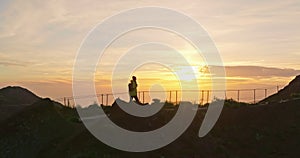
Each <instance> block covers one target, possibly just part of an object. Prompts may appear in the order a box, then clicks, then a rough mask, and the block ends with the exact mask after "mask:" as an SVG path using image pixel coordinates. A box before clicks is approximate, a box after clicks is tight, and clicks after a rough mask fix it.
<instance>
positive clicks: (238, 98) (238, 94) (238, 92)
mask: <svg viewBox="0 0 300 158" xmlns="http://www.w3.org/2000/svg"><path fill="white" fill-rule="evenodd" d="M237 100H238V102H240V90H238V91H237Z"/></svg>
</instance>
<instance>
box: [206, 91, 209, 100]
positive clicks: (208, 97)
mask: <svg viewBox="0 0 300 158" xmlns="http://www.w3.org/2000/svg"><path fill="white" fill-rule="evenodd" d="M208 101H209V90H207V101H206V103H208Z"/></svg>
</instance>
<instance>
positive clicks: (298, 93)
mask: <svg viewBox="0 0 300 158" xmlns="http://www.w3.org/2000/svg"><path fill="white" fill-rule="evenodd" d="M298 98H300V75H299V76H297V77H296V78H295V79H294V80H292V81H291V82H290V83H289V84H288V85H287V86H286V87H284V88H283V89H282V90H280V91H279V92H278V93H276V94H274V95H272V96H270V97H268V98H266V99H264V100H262V101H261V102H262V103H265V102H269V103H272V102H280V101H284V100H291V99H298Z"/></svg>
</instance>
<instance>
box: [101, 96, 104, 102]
mask: <svg viewBox="0 0 300 158" xmlns="http://www.w3.org/2000/svg"><path fill="white" fill-rule="evenodd" d="M103 98H104V97H103V94H101V101H102V105H104V101H103Z"/></svg>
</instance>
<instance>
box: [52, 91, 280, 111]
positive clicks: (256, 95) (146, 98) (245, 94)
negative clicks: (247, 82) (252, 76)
mask: <svg viewBox="0 0 300 158" xmlns="http://www.w3.org/2000/svg"><path fill="white" fill-rule="evenodd" d="M280 87H282V86H273V87H268V88H252V89H227V90H169V91H138V97H139V99H140V101H141V102H142V103H147V102H151V100H152V99H156V98H153V97H151V96H150V93H151V94H156V96H164V97H162V99H161V98H160V100H162V101H166V102H169V103H173V104H176V105H177V104H179V103H180V101H190V102H192V103H194V104H199V105H205V104H207V103H210V101H211V100H212V99H214V98H212V97H213V96H212V93H213V92H219V93H220V92H221V93H222V92H223V93H225V99H233V100H236V101H238V102H246V103H252V104H255V103H257V102H259V101H261V100H263V99H265V98H267V97H269V96H271V95H273V94H275V93H277V92H278V91H279V90H280ZM182 92H187V93H190V94H192V93H199V95H200V96H198V97H195V98H198V99H197V100H195V99H193V98H190V99H188V100H181V93H182ZM115 96H123V97H124V96H125V97H127V98H129V94H128V92H120V93H114V94H112V93H103V94H96V95H84V96H74V97H62V98H57V99H56V101H58V102H60V103H62V104H63V105H64V106H67V107H72V108H74V107H75V106H76V105H75V101H74V99H86V98H94V99H95V100H94V101H95V103H96V102H97V101H98V103H99V104H100V105H103V106H110V105H112V103H113V102H114V101H115V99H116V98H115ZM191 96H192V95H191ZM91 104H92V103H91Z"/></svg>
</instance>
